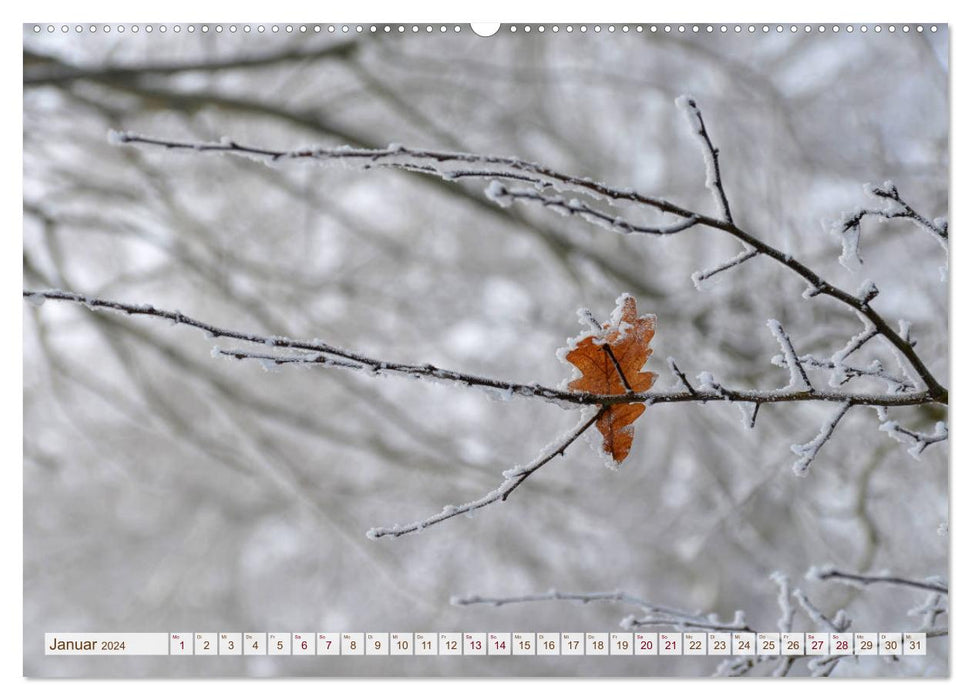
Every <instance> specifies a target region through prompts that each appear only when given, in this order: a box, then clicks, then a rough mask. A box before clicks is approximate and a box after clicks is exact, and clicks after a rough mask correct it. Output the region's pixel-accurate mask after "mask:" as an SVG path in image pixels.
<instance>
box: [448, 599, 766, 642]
mask: <svg viewBox="0 0 971 700" xmlns="http://www.w3.org/2000/svg"><path fill="white" fill-rule="evenodd" d="M554 600H569V601H575V602H578V603H584V604H586V603H594V602H608V603H623V604H625V605H631V606H635V607H638V608H641V609H642V610H643V611H644V612H646V613H649V614H651V615H656V616H658V617H657V618H650V619H645V620H638V619H636V618H633V617H627V618H624V621H623V622H622V623H621V626H622V627H625V628H628V629H630V628H634V627H644V626H660V625H668V626H671V627H675V628H690V629H699V630H708V631H711V632H754V630H753V629H752V628H751V627H749V626H748V625H746V624H745V622H744V616H743V615H740V614H738V613H736V619H735V621H733V622H719V621H718V620H717V619H715V618H713V617H703V616H701V615H692V614H691V613H687V612H684V611H682V610H676V609H674V608H668V607H665V606H661V605H654V604H653V603H649V602H647V601H646V600H644V599H642V598H638V597H636V596H632V595H630V594H628V593H624V592H623V591H613V592H605V593H561V592H559V591H555V590H554V591H548V592H546V593H537V594H531V595H522V596H508V597H503V598H489V597H483V596H478V595H470V596H456V597H453V598H452V601H451V602H452V605H461V606H467V605H491V606H494V607H500V606H503V605H511V604H517V603H536V602H541V601H554Z"/></svg>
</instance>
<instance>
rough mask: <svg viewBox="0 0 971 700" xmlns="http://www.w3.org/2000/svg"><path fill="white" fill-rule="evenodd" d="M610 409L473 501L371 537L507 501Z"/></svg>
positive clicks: (420, 527) (398, 533)
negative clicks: (525, 482) (520, 486)
mask: <svg viewBox="0 0 971 700" xmlns="http://www.w3.org/2000/svg"><path fill="white" fill-rule="evenodd" d="M606 410H607V409H606V408H602V409H600V410H599V411H598V412H596V413H595V414H594V415H593V416H592V417H590V418H588V419H586V420H583V421H580V423H579V424H578V425H577V427H576V428H574V429H573V430H572V431H570V432H569V433H568V434H566V435H565V436H563V437H562V438H560V439H559V440H558V441H557V442H555V443H554V444H552V445H550V446H548V447H546V448H545V449H544V450H543V451H542V453H541V454H540V456H539V457H537V458H536V459H534V460H533V461H532V462H530V463H529V464H527V465H526V466H524V467H513V468H512V469H508V470H506V471H504V472H503V473H502V476H503V482H502V483H501V484H499V486H498V487H496V488H495V489H493V490H492V491H490V492H489V493H487V494H486V495H485V496H483V497H482V498H479V499H476V500H474V501H469V502H468V503H466V504H464V505H461V506H452V505H448V506H445V507H444V508H443V509H442V511H441V512H440V513H436V514H435V515H432V516H430V517H427V518H423V519H422V520H416V521H415V522H413V523H409V524H407V525H392V526H391V527H375V528H372V529H370V530H368V532H367V536H368V537H369V538H371V539H372V540H376V539H380V538H381V537H388V536H390V537H401V536H402V535H408V534H411V533H415V532H421V531H422V530H424V529H425V528H428V527H431V526H432V525H437V524H438V523H440V522H443V521H445V520H449V519H451V518H454V517H456V516H457V515H468V516H470V517H471V515H472V514H473V513H474V512H475V511H477V510H479V509H480V508H484V507H485V506H488V505H490V504H492V503H497V502H500V501H505V500H506V499H507V498H509V495H510V494H511V493H512V492H513V491H515V490H516V489H517V488H518V487H519V485H520V484H522V483H523V482H524V481H526V479H528V478H529V477H530V476H531V475H532V474H534V473H535V472H536V471H538V470H539V469H540V468H542V467H543V466H545V465H546V464H547V463H548V462H550V461H551V460H552V459H553V458H554V457H556V456H562V455H563V454H564V453H565V452H566V448H567V447H569V446H570V445H572V444H573V442H574V441H575V440H576V439H577V438H578V437H580V436H581V435H583V433H585V432H586V431H587V429H588V428H590V426H592V425H593V424H594V423H596V422H597V419H598V418H600V416H602V415H603V414H604V412H605V411H606Z"/></svg>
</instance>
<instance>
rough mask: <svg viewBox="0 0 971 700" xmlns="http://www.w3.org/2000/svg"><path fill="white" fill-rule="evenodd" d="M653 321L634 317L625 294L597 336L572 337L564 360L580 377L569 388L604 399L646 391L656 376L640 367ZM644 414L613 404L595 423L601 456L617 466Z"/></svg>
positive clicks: (626, 405) (640, 409)
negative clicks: (601, 447)
mask: <svg viewBox="0 0 971 700" xmlns="http://www.w3.org/2000/svg"><path fill="white" fill-rule="evenodd" d="M656 320H657V319H656V317H655V316H654V315H653V314H646V315H644V316H640V317H638V315H637V302H636V300H635V299H634V297H632V296H630V295H629V294H624V295H623V296H621V297H620V298H619V299H617V308H616V309H615V310H614V313H613V315H612V316H611V319H610V321H608V322H606V323H604V324H603V326H602V328H601V330H600V331H594V332H589V333H584V334H582V335H580V336H577V337H576V338H573V339H572V340H571V341H570V344H569V347H568V348H567V352H566V353H565V354H564V355H562V357H563V358H564V359H565V360H566V361H567V362H569V363H571V364H572V365H574V366H575V367H576V368H577V369H578V370H580V373H581V376H580V377H579V378H578V379H574V380H573V381H571V382H570V383H569V384H568V387H569V388H570V389H573V390H575V391H586V392H590V393H592V394H608V395H619V394H626V393H628V391H632V392H638V393H639V392H642V391H647V390H648V389H650V388H651V387H652V386H653V385H654V380H655V379H656V378H657V375H656V374H655V373H654V372H645V371H643V367H644V363H645V362H647V358H649V357H650V356H651V353H652V352H653V351H652V350H651V348H650V344H651V340H652V339H653V338H654V326H655V323H656ZM644 410H645V408H644V404H642V403H624V404H613V405H611V406H608V407H606V409H605V410H604V411H603V413H602V414H601V416H600V418H599V419H598V420H597V429H598V430H599V431H600V434H601V435H602V436H603V452H604V453H605V454H606V455H607V456H608V457H610V459H611V460H612V461H613V463H614V464H615V465H616V464H620V463H621V462H623V461H624V460H625V459H626V458H627V455H628V454H629V453H630V448H631V445H632V443H633V442H634V426H633V423H634V421H635V420H637V419H638V418H639V417H640V415H641V414H642V413H643V412H644Z"/></svg>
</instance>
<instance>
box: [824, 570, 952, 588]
mask: <svg viewBox="0 0 971 700" xmlns="http://www.w3.org/2000/svg"><path fill="white" fill-rule="evenodd" d="M812 577H813V578H816V579H819V580H821V581H826V580H828V579H836V580H837V581H840V580H842V581H849V582H852V583H854V584H858V585H864V586H869V585H872V584H875V583H887V584H893V585H895V586H909V587H911V588H920V589H922V590H925V591H934V592H936V593H945V594H946V593H947V592H948V590H947V586H945V585H944V584H943V583H936V582H934V581H915V580H914V579H909V578H903V577H902V576H868V575H865V574H851V573H847V572H845V571H839V570H837V569H822V570H819V571H814V572H812Z"/></svg>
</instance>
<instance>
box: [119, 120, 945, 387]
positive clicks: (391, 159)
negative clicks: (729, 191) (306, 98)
mask: <svg viewBox="0 0 971 700" xmlns="http://www.w3.org/2000/svg"><path fill="white" fill-rule="evenodd" d="M694 109H697V106H695V107H694ZM698 114H699V115H700V111H699V112H698ZM109 136H110V140H112V141H113V142H115V143H119V144H140V145H144V146H151V147H162V148H166V149H169V150H183V151H195V152H200V153H207V152H213V153H228V154H233V155H241V156H248V157H253V158H258V159H262V160H266V161H269V162H274V163H276V162H280V161H284V160H321V161H334V162H347V163H356V164H358V165H359V166H360V167H362V168H365V169H367V168H372V167H384V168H392V169H398V170H407V171H414V172H422V173H426V174H428V175H433V176H435V177H439V178H441V179H443V180H452V179H454V178H455V177H456V176H458V177H462V178H466V177H480V178H487V179H489V180H493V179H496V178H499V177H501V178H503V179H514V180H520V181H523V180H525V181H528V182H531V183H532V184H534V185H535V186H537V187H540V188H546V187H555V188H556V189H559V190H569V191H576V192H581V193H585V194H588V195H591V196H594V197H596V198H603V199H606V200H609V201H610V202H611V203H614V202H631V203H635V204H641V205H644V206H647V207H650V208H653V209H655V210H657V211H659V212H663V213H668V214H674V215H676V216H679V217H681V219H682V222H681V223H679V224H676V226H677V227H681V228H680V230H682V231H683V230H687V229H689V228H694V227H695V226H697V225H702V226H707V227H709V228H715V229H719V230H721V231H724V232H726V233H728V234H730V235H732V236H734V237H735V238H737V239H738V240H739V241H741V242H742V243H743V244H744V245H745V246H746V247H747V249H750V250H754V251H756V252H757V253H759V254H762V255H765V256H767V257H770V258H772V259H774V260H776V261H778V262H779V263H781V264H782V265H784V266H786V267H787V268H789V269H790V270H792V271H793V272H794V273H796V274H797V275H799V276H800V277H802V278H803V279H804V280H805V281H806V282H808V283H809V285H810V289H811V290H812V292H813V294H812V295H811V296H819V295H824V296H829V297H831V298H834V299H836V300H838V301H840V302H842V303H843V304H845V305H847V306H849V307H850V308H852V309H853V310H854V311H857V312H858V313H860V314H861V315H862V316H864V317H865V318H866V319H868V320H869V322H870V323H871V324H873V326H874V327H875V328H876V329H877V332H878V333H879V334H880V335H883V336H884V337H886V338H887V340H888V341H889V342H890V343H891V344H892V345H893V346H894V347H896V348H897V349H898V350H899V351H900V352H901V353H902V354H903V356H904V357H905V358H906V359H907V361H908V362H909V363H910V364H911V366H912V367H913V368H914V371H915V372H917V374H918V375H919V376H920V378H921V380H922V381H923V382H924V383H925V385H926V386H927V389H928V392H929V394H930V395H931V396H932V397H933V398H934V399H935V400H936V401H938V402H940V403H945V404H946V403H947V396H948V392H947V389H946V388H945V387H944V386H943V385H941V384H940V383H939V382H938V381H937V379H936V378H935V377H934V375H933V374H932V373H931V371H930V370H929V369H928V368H927V366H926V365H925V364H924V362H923V361H922V360H921V358H920V357H919V356H918V355H917V353H916V351H915V350H914V348H913V346H912V345H911V344H910V343H909V342H907V341H906V340H904V339H903V338H902V337H901V336H900V335H899V334H898V333H897V332H896V331H894V329H893V328H892V327H891V326H890V324H889V323H888V322H887V321H886V320H885V319H884V318H883V317H882V316H881V315H880V314H879V313H878V312H877V311H876V310H875V309H874V308H873V307H872V306H870V304H869V303H868V302H867V301H864V300H862V299H861V298H859V297H858V296H857V295H855V294H851V293H849V292H847V291H844V290H842V289H840V288H838V287H836V286H834V285H832V284H830V283H829V282H827V281H825V280H824V279H823V278H822V277H820V276H819V275H818V274H817V273H816V272H814V271H813V270H812V269H810V268H809V267H807V266H806V265H805V264H803V263H801V262H799V261H798V260H796V259H795V258H794V257H793V256H792V255H789V254H788V253H784V252H782V251H781V250H779V249H777V248H774V247H772V246H770V245H769V244H767V243H765V242H763V241H762V240H760V239H758V238H756V237H755V236H753V235H752V234H750V233H748V232H746V231H744V230H743V229H741V228H739V227H738V226H736V225H735V224H734V223H733V222H732V221H731V220H730V219H728V218H726V219H716V218H713V217H709V216H705V215H702V214H698V213H697V212H693V211H690V210H688V209H685V208H684V207H681V206H678V205H676V204H672V203H671V202H668V201H666V200H663V199H659V198H656V197H649V196H646V195H643V194H640V193H637V192H634V191H632V190H617V189H613V188H611V187H608V186H607V185H604V184H602V183H598V182H595V181H593V180H590V179H586V178H579V177H575V176H571V175H565V174H562V173H559V172H557V171H555V170H553V169H551V168H547V167H545V166H541V165H538V164H536V163H529V162H527V161H523V160H520V159H517V158H509V157H502V156H484V155H476V154H468V153H448V152H442V151H430V150H422V149H412V148H406V147H404V146H394V147H388V148H384V149H361V148H347V147H343V148H310V149H302V150H295V151H281V150H274V149H268V148H261V147H254V146H244V145H241V144H239V143H236V142H235V141H233V140H231V139H227V140H225V141H222V142H218V143H203V142H199V143H190V142H180V141H171V140H166V139H158V138H151V137H147V136H140V135H138V134H134V133H129V132H112V133H111V134H110V135H109ZM497 168H498V170H497ZM719 177H720V176H719ZM719 182H720V179H719ZM504 191H507V192H508V191H509V190H507V189H505V188H504ZM535 199H538V200H543V197H542V196H537V197H535ZM558 199H559V198H558ZM560 204H561V202H559V201H558V203H557V205H558V206H559V205H560ZM578 206H579V205H578ZM584 206H586V205H584ZM577 213H581V212H580V211H578V212H577ZM586 213H590V212H586ZM591 216H594V218H595V219H596V218H598V217H597V216H596V215H595V214H591ZM601 220H602V221H604V222H608V221H613V222H614V223H616V218H611V217H609V216H608V215H604V217H603V218H602V219H601ZM623 223H624V227H626V226H627V225H628V224H627V223H626V222H623ZM645 228H646V227H645ZM625 231H626V228H625ZM645 232H650V233H655V234H657V235H663V234H665V233H670V231H666V230H664V229H658V230H654V231H645Z"/></svg>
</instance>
